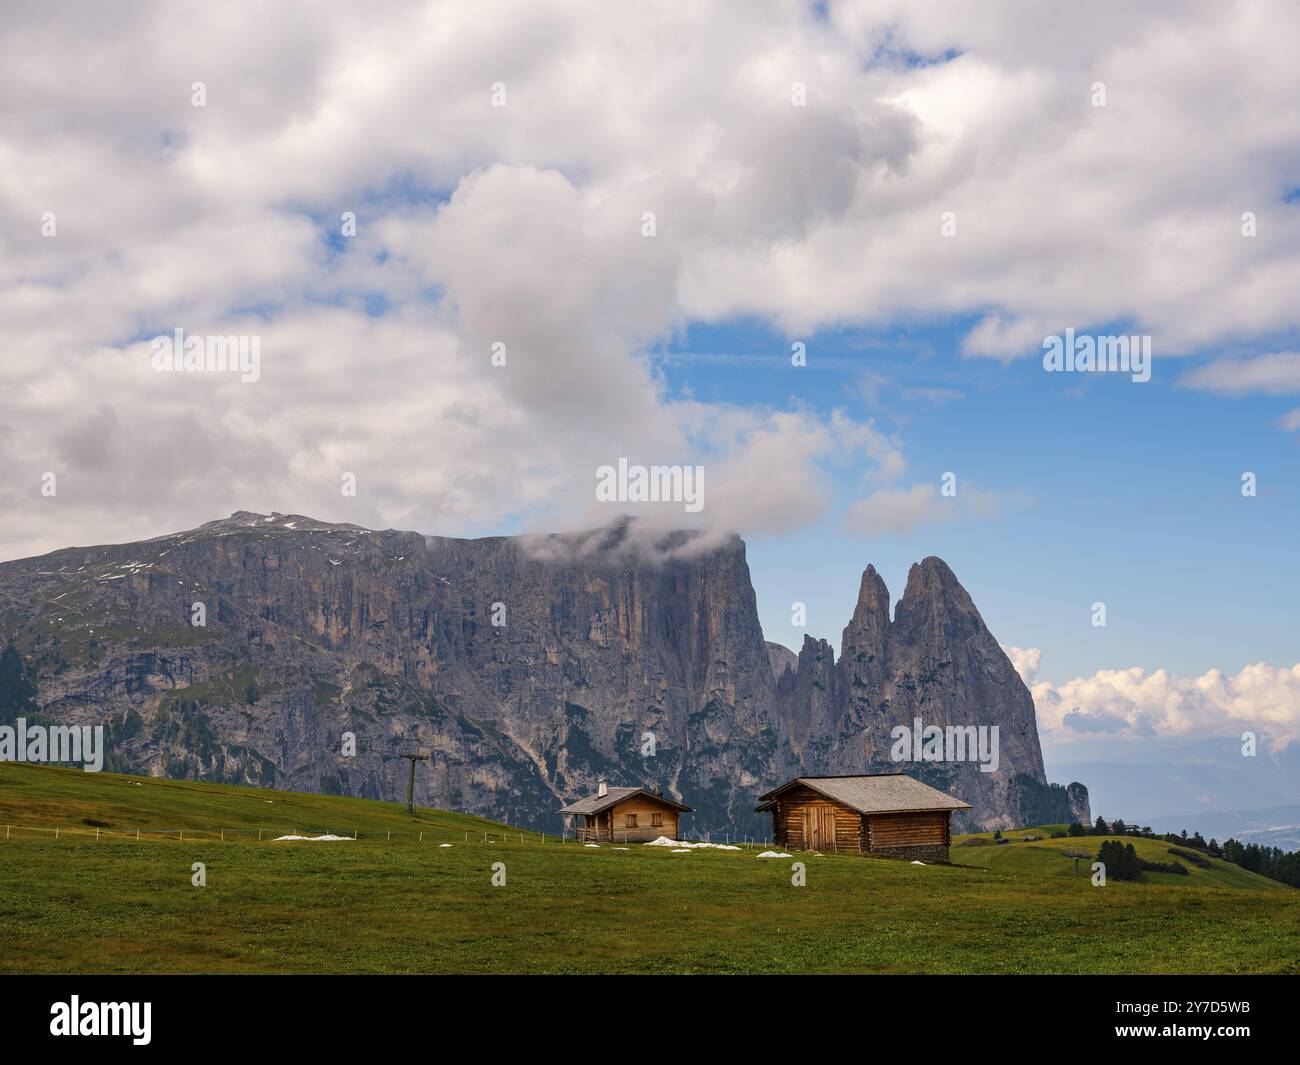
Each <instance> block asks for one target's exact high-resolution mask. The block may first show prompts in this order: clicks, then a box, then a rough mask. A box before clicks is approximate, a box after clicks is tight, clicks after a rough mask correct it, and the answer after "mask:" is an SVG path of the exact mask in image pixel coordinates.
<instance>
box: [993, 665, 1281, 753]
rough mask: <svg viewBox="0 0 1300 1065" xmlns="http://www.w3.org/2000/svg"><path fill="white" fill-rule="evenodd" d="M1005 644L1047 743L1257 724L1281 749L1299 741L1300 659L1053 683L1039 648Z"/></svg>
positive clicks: (1195, 734) (1223, 732)
mask: <svg viewBox="0 0 1300 1065" xmlns="http://www.w3.org/2000/svg"><path fill="white" fill-rule="evenodd" d="M1003 650H1005V651H1006V653H1007V655H1008V657H1009V658H1010V659H1011V661H1012V664H1013V665H1014V666H1015V667H1016V670H1017V672H1019V673H1020V676H1021V679H1022V680H1024V681H1025V683H1026V685H1028V687H1029V689H1030V691H1031V692H1032V693H1033V697H1034V707H1035V709H1036V711H1037V714H1038V727H1039V729H1040V731H1041V732H1042V733H1043V742H1044V743H1045V744H1049V743H1051V744H1058V745H1059V744H1061V743H1065V742H1068V741H1070V740H1076V739H1084V738H1087V737H1090V736H1097V735H1105V736H1107V737H1112V738H1116V739H1124V738H1140V737H1158V738H1178V739H1210V738H1221V737H1225V736H1227V737H1240V736H1241V734H1242V733H1243V732H1246V731H1252V732H1255V733H1256V734H1257V735H1258V736H1259V740H1260V743H1261V745H1262V746H1263V745H1264V744H1265V743H1266V744H1267V747H1268V749H1270V750H1272V751H1274V752H1276V751H1280V750H1282V749H1284V748H1286V747H1287V746H1289V745H1290V744H1292V743H1295V742H1297V741H1300V664H1298V665H1295V666H1291V667H1289V668H1288V667H1283V666H1270V665H1268V664H1267V663H1264V662H1257V663H1255V664H1254V665H1249V666H1246V667H1245V668H1244V669H1242V670H1241V671H1240V672H1238V673H1237V674H1235V675H1229V674H1225V673H1223V672H1221V671H1220V670H1217V669H1211V670H1209V671H1208V672H1206V673H1203V674H1202V675H1201V676H1199V677H1180V676H1176V675H1174V674H1171V673H1169V672H1168V671H1167V670H1164V669H1157V670H1155V671H1154V672H1147V671H1146V670H1143V669H1141V668H1138V667H1136V666H1135V667H1133V668H1131V669H1105V670H1099V671H1098V672H1097V673H1095V674H1093V675H1092V676H1091V677H1076V678H1075V679H1074V680H1071V681H1069V682H1067V683H1065V684H1053V683H1051V682H1050V681H1045V680H1044V681H1040V680H1037V676H1038V671H1039V666H1040V660H1041V652H1040V651H1039V650H1038V649H1036V648H1028V649H1022V648H1018V647H1007V648H1003Z"/></svg>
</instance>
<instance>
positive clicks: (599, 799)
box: [560, 788, 691, 814]
mask: <svg viewBox="0 0 1300 1065" xmlns="http://www.w3.org/2000/svg"><path fill="white" fill-rule="evenodd" d="M633 795H644V796H645V797H646V798H647V799H653V800H654V801H655V802H661V803H663V804H664V805H665V806H671V807H673V808H674V809H677V810H681V811H682V812H683V813H690V812H691V808H690V807H689V806H686V805H684V804H683V803H680V802H678V801H677V800H676V799H670V798H668V796H667V795H656V794H655V793H654V792H653V791H649V790H647V789H646V788H610V789H609V790H608V791H607V792H606V793H605V794H604V795H589V796H587V798H585V799H579V800H578V801H577V802H575V803H572V804H570V805H569V806H566V807H564V808H563V809H562V810H561V811H560V813H562V814H598V813H600V812H601V811H602V810H608V809H609V808H610V807H611V806H614V805H615V804H617V803H620V802H623V801H624V800H625V799H630V798H631V797H632V796H633Z"/></svg>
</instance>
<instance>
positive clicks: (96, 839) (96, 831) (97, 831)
mask: <svg viewBox="0 0 1300 1065" xmlns="http://www.w3.org/2000/svg"><path fill="white" fill-rule="evenodd" d="M95 842H97V843H98V842H99V829H95Z"/></svg>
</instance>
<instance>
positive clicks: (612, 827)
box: [560, 780, 691, 843]
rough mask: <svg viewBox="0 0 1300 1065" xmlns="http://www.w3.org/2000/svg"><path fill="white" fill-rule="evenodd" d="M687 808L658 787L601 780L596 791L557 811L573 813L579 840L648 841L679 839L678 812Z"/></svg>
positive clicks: (605, 841)
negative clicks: (617, 784) (621, 785)
mask: <svg viewBox="0 0 1300 1065" xmlns="http://www.w3.org/2000/svg"><path fill="white" fill-rule="evenodd" d="M690 812H691V808H690V807H689V806H686V805H684V804H682V803H680V802H677V801H676V800H674V799H670V798H668V797H667V796H666V795H664V794H663V793H662V792H661V791H659V790H658V789H654V790H651V789H650V788H611V787H610V786H609V785H608V783H607V782H606V781H604V780H602V781H600V783H599V784H598V785H597V786H596V794H595V795H589V796H588V797H587V798H585V799H579V800H578V801H577V802H575V803H570V804H569V805H568V806H566V807H564V808H563V809H562V810H561V811H560V813H562V814H571V815H573V826H574V834H575V836H576V837H577V839H578V842H579V843H648V842H650V841H651V840H653V839H658V838H659V837H660V836H667V837H668V838H669V839H680V838H681V837H680V836H679V835H678V833H679V832H680V831H681V815H682V814H688V813H690Z"/></svg>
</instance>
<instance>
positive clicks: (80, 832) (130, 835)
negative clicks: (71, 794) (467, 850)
mask: <svg viewBox="0 0 1300 1065" xmlns="http://www.w3.org/2000/svg"><path fill="white" fill-rule="evenodd" d="M321 836H325V837H333V838H335V839H349V840H365V841H367V842H370V843H374V842H380V843H417V844H419V843H436V844H447V843H453V844H454V843H458V842H459V843H495V844H515V845H520V844H524V845H526V844H551V845H554V844H559V845H565V844H567V845H568V846H570V847H572V846H584V845H586V844H588V843H589V842H591V841H590V840H588V839H587V838H584V837H582V836H579V837H578V838H575V837H574V836H573V835H572V834H571V832H570V833H565V834H559V833H546V832H528V831H520V830H514V831H496V832H488V831H477V830H456V829H445V828H439V829H420V830H410V829H405V830H403V829H399V830H397V831H395V832H394V831H391V830H388V829H359V828H351V829H337V828H336V829H328V828H310V827H308V828H303V827H301V826H296V827H294V828H285V827H279V826H270V825H258V826H249V825H242V826H236V827H232V828H165V827H161V828H160V827H156V826H154V827H147V826H144V825H140V826H136V827H130V828H112V827H107V826H88V825H84V824H77V825H17V824H7V825H4V831H3V840H4V841H7V842H16V841H22V840H39V839H52V840H58V841H62V840H87V839H90V840H97V841H98V840H109V839H126V840H135V841H137V842H142V843H143V842H171V841H175V842H177V843H184V842H185V841H187V840H188V841H190V842H193V843H254V842H255V843H278V842H281V841H286V840H293V839H300V840H313V839H316V838H318V837H321ZM727 841H728V845H730V846H736V847H740V848H741V849H742V850H752V849H753V848H755V847H763V848H766V847H767V840H763V841H762V842H761V843H760V842H759V840H758V839H757V838H756V837H753V836H739V835H737V836H734V837H733V836H728V837H727ZM733 841H734V842H733ZM599 842H600V843H601V844H606V845H620V844H621V845H624V846H627V845H631V844H633V843H645V842H647V841H646V840H644V839H629V838H628V835H627V834H626V833H625V834H623V835H622V837H621V838H620V836H619V834H618V833H617V832H616V833H615V835H614V838H613V839H612V840H611V839H608V838H603V839H601V840H600V841H599ZM695 842H697V843H698V842H708V837H707V836H706V837H705V839H704V840H701V841H695Z"/></svg>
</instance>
